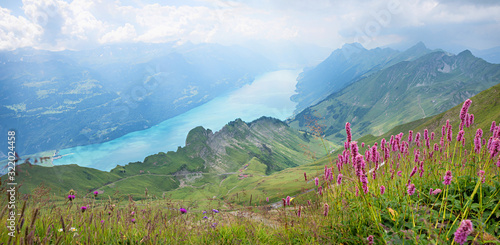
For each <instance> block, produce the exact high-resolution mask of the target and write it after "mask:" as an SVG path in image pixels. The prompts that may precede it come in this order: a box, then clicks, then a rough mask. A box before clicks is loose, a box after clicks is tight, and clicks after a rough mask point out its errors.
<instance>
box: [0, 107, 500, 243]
mask: <svg viewBox="0 0 500 245" xmlns="http://www.w3.org/2000/svg"><path fill="white" fill-rule="evenodd" d="M473 105H474V101H473ZM470 111H471V112H474V107H472V106H471V108H470ZM456 116H458V115H456ZM478 121H480V120H479V119H478ZM450 128H452V129H453V130H454V132H455V133H454V134H453V136H452V137H451V139H450V140H448V139H447V137H446V136H445V137H444V141H443V142H442V143H441V142H440V137H441V134H440V133H439V134H437V136H436V137H435V139H433V140H431V139H429V148H428V147H427V144H426V142H425V141H426V139H424V137H423V136H422V138H421V140H420V142H415V140H414V139H415V135H414V137H413V140H412V141H411V142H408V135H407V134H404V135H403V137H401V138H398V137H396V139H394V140H392V141H387V143H385V144H383V143H382V142H379V144H378V148H377V150H376V151H374V152H376V153H375V155H376V154H377V153H378V154H380V158H378V161H376V159H375V160H373V158H372V157H370V156H368V155H366V154H365V155H364V156H363V155H361V153H363V152H361V151H359V153H357V154H356V153H355V152H356V150H355V149H356V146H357V143H355V142H352V143H351V144H349V147H348V148H347V149H344V152H343V154H344V155H346V156H347V155H349V156H350V157H349V160H345V159H343V158H337V159H333V157H332V156H331V155H330V156H328V157H325V158H321V159H315V160H314V161H313V162H312V163H310V164H305V165H301V166H298V167H294V168H288V169H285V170H282V171H279V172H275V173H273V174H270V175H265V173H266V171H267V165H266V164H264V163H262V162H261V161H260V160H259V158H256V157H254V158H251V159H250V160H249V161H248V162H247V164H245V165H243V166H241V168H240V169H238V172H237V174H230V175H225V176H223V175H214V174H211V175H209V176H207V177H208V178H207V180H206V182H205V183H203V184H202V183H198V184H197V185H196V186H193V187H187V188H181V189H176V190H174V191H172V192H169V195H171V196H169V195H165V196H162V197H158V196H152V195H146V194H144V196H145V198H144V199H142V200H135V199H134V198H133V197H132V195H130V196H129V198H127V199H123V196H121V197H119V196H116V197H115V196H113V195H103V194H98V195H97V197H94V195H92V194H86V195H77V198H76V199H75V200H73V201H69V200H61V199H62V197H64V196H65V195H62V196H61V195H59V194H58V195H56V194H54V193H52V192H51V190H50V189H49V187H47V186H39V187H37V188H35V189H34V191H33V192H32V193H30V194H28V195H20V192H17V196H16V200H17V208H16V209H15V212H16V213H19V214H20V215H14V219H15V222H14V223H15V228H14V229H13V230H14V234H13V235H15V236H3V237H2V238H0V243H1V242H3V243H5V244H42V243H43V244H84V243H85V244H104V243H107V244H369V241H368V238H371V239H373V240H374V244H405V243H407V244H462V243H468V244H500V154H497V153H495V151H494V150H493V148H492V147H489V149H488V145H483V146H482V147H481V150H479V151H475V150H474V147H475V145H474V143H473V142H474V141H473V138H474V137H475V134H476V130H477V127H476V125H474V124H473V125H472V126H471V127H465V128H464V132H465V133H464V138H465V144H462V142H458V141H457V139H456V137H457V131H458V130H457V129H456V128H455V127H454V126H453V125H450ZM499 130H500V126H498V129H497V131H499ZM483 132H484V134H483V136H482V138H484V139H489V138H490V137H492V139H494V140H500V133H492V132H489V128H483ZM434 144H436V145H437V148H434ZM490 145H491V144H490ZM493 145H494V144H493ZM383 147H385V148H387V149H389V150H388V151H387V152H385V151H383V150H382V148H383ZM499 148H500V146H499ZM360 149H362V150H366V149H368V146H365V147H364V148H360ZM498 150H499V151H500V149H498ZM416 152H418V154H417V153H416ZM372 155H373V154H372ZM415 155H418V159H417V160H415V158H416V157H415ZM353 156H354V157H353ZM353 159H356V160H354V161H353ZM375 162H378V164H379V168H376V167H375V166H376V163H375ZM382 163H384V164H383V165H382ZM414 168H415V169H416V170H417V171H416V172H415V173H413V172H414V171H413V169H414ZM240 170H241V171H240ZM481 170H482V171H484V174H482V175H481V174H480V171H481ZM448 172H450V173H451V175H452V177H451V179H450V181H449V183H443V182H446V181H444V179H445V176H446V174H447V173H448ZM304 173H306V175H307V180H306V179H305V177H304ZM373 173H376V176H375V177H374V174H373ZM240 174H241V175H246V177H244V176H240ZM340 174H342V181H341V182H340V183H338V182H337V178H338V176H340ZM364 176H366V177H367V178H366V179H367V181H364ZM156 177H157V178H158V179H155V178H156ZM156 177H152V176H148V178H144V179H143V183H139V184H141V185H144V186H148V188H149V186H154V185H157V183H158V182H161V181H160V180H162V179H161V178H168V177H165V176H163V177H162V176H156ZM316 177H317V178H319V185H318V186H316V185H315V183H314V181H313V180H314V178H316ZM131 178H133V177H131ZM123 181H125V180H123ZM163 181H165V179H163ZM153 183H155V184H153ZM176 184H178V183H177V182H175V181H173V182H169V181H166V183H161V185H167V186H166V187H165V188H169V187H168V186H171V185H173V186H174V185H176ZM185 184H186V183H185ZM382 186H384V187H385V191H384V192H382V191H381V187H382ZM0 188H1V189H2V191H6V189H7V188H9V186H7V185H6V183H5V182H3V183H2V185H1V186H0ZM21 188H23V187H21ZM162 188H163V187H162ZM431 188H432V189H433V190H437V189H439V190H440V192H439V193H437V192H436V193H434V194H433V193H432V192H431ZM151 189H153V188H151ZM320 189H321V190H320ZM130 191H132V190H130ZM176 191H177V192H176ZM182 192H184V193H182ZM104 193H109V192H104ZM187 193H190V194H192V197H190V198H186V199H184V200H176V199H175V198H173V197H174V196H175V195H179V196H182V195H183V194H187ZM213 193H217V196H216V198H214V197H211V196H209V195H211V194H213ZM219 195H220V196H219ZM287 196H290V197H293V199H292V200H291V202H290V205H277V204H282V203H283V199H286V198H287ZM6 197H7V196H6V195H2V196H1V198H2V202H3V203H5V201H7V200H6V199H5V198H6ZM266 198H269V201H267V200H266ZM276 202H277V203H276ZM82 206H85V207H87V209H86V210H85V212H82V210H81V207H82ZM180 208H185V209H187V213H185V214H183V213H181V212H180ZM214 209H215V210H217V212H216V211H214ZM204 212H205V213H204ZM10 217H11V215H10V213H9V210H8V209H7V206H5V207H4V208H3V210H2V211H1V213H0V219H1V220H2V221H7V219H8V218H10ZM468 221H470V222H471V223H472V226H473V229H472V230H469V231H468V232H465V233H464V234H465V235H464V237H465V239H466V240H465V241H460V240H459V239H458V238H457V237H458V236H457V235H456V234H458V233H457V230H460V229H462V228H459V227H460V226H461V224H462V223H464V224H465V223H466V222H468ZM72 227H73V228H72ZM1 229H3V230H5V232H3V230H2V234H7V232H10V231H9V230H8V229H9V228H7V227H6V226H3V227H2V228H1Z"/></svg>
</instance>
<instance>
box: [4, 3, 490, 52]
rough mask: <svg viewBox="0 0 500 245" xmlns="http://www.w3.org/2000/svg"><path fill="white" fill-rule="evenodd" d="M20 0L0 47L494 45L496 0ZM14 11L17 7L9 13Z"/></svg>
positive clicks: (6, 21)
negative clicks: (279, 43)
mask: <svg viewBox="0 0 500 245" xmlns="http://www.w3.org/2000/svg"><path fill="white" fill-rule="evenodd" d="M158 2H159V3H154V2H153V1H144V2H141V1H133V0H122V1H119V0H116V1H115V0H94V1H87V0H65V1H63V0H23V1H22V7H20V9H22V12H20V11H19V9H18V8H16V7H13V6H12V4H11V5H7V4H4V3H0V50H12V49H15V48H19V47H35V48H40V49H49V50H62V49H81V48H84V47H92V46H96V45H101V44H107V43H120V42H127V43H130V42H146V43H149V42H154V43H158V42H167V41H179V42H181V43H182V42H186V41H191V42H194V43H200V42H212V43H221V44H237V43H241V42H247V41H251V40H271V41H281V40H289V41H297V42H305V43H312V44H316V45H319V46H323V47H329V48H332V49H333V48H338V47H341V46H342V44H344V43H351V42H355V41H357V42H360V43H361V44H363V46H365V47H368V48H373V47H377V46H385V45H390V46H396V47H397V46H401V47H407V46H409V45H411V44H414V43H416V42H417V41H424V42H425V43H426V44H428V45H429V46H430V47H431V48H433V47H443V46H456V47H466V48H475V49H486V48H491V47H494V46H500V41H499V40H500V24H499V23H500V15H498V13H500V2H498V1H452V0H440V1H437V0H412V1H403V0H390V1H368V2H367V1H362V0H356V1H338V0H331V1H329V0H317V1H288V0H276V1H267V0H252V1H223V0H206V1H201V0H199V1H196V0H192V1H173V2H168V3H166V2H164V1H158ZM15 13H18V14H15Z"/></svg>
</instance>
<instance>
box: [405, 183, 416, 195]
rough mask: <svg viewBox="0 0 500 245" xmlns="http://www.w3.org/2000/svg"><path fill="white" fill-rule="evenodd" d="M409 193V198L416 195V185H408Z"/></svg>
mask: <svg viewBox="0 0 500 245" xmlns="http://www.w3.org/2000/svg"><path fill="white" fill-rule="evenodd" d="M407 192H408V195H409V196H411V195H413V194H415V185H414V184H410V185H408V189H407Z"/></svg>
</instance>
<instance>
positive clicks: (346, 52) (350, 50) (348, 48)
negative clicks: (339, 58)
mask: <svg viewBox="0 0 500 245" xmlns="http://www.w3.org/2000/svg"><path fill="white" fill-rule="evenodd" d="M336 51H338V52H339V53H341V54H342V55H343V56H344V57H345V58H346V59H349V58H350V57H351V56H352V55H353V54H357V53H359V52H361V51H366V49H365V48H364V47H363V45H361V44H360V43H346V44H344V45H343V46H342V48H341V49H337V50H336Z"/></svg>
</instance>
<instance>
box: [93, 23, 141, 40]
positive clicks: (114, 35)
mask: <svg viewBox="0 0 500 245" xmlns="http://www.w3.org/2000/svg"><path fill="white" fill-rule="evenodd" d="M136 36H137V33H136V31H135V27H134V26H133V25H131V24H130V23H126V24H125V25H124V26H120V27H118V28H117V29H116V30H113V31H110V32H108V33H106V34H104V36H102V37H101V38H100V39H99V42H100V43H116V42H127V41H130V40H134V38H135V37H136Z"/></svg>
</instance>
